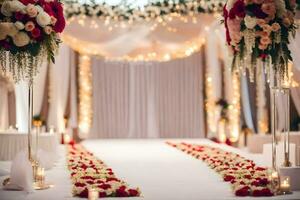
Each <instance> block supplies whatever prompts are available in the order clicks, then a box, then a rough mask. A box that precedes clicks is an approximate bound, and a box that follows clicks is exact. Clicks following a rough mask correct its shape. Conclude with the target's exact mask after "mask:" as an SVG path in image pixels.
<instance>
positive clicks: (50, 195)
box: [0, 139, 300, 200]
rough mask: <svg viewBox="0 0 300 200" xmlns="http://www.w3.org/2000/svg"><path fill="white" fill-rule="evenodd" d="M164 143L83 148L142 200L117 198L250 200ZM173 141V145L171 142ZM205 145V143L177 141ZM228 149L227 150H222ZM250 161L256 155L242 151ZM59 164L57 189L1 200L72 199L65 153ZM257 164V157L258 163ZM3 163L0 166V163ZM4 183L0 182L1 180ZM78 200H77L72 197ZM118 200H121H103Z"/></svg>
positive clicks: (100, 143) (98, 143)
mask: <svg viewBox="0 0 300 200" xmlns="http://www.w3.org/2000/svg"><path fill="white" fill-rule="evenodd" d="M165 141H166V140H94V141H85V142H84V143H83V144H84V146H85V147H86V148H87V149H89V150H90V151H92V152H94V153H95V155H96V156H98V157H99V158H100V159H102V160H103V161H104V162H105V163H106V164H108V166H110V167H111V168H112V169H113V171H114V172H115V173H116V175H117V176H118V177H119V178H120V179H123V180H124V181H126V182H127V183H129V184H130V186H132V187H140V189H141V191H142V195H143V197H138V198H121V199H124V200H125V199H126V200H131V199H132V200H186V199H188V200H193V199H195V200H196V199H197V200H199V199H206V200H207V199H242V200H245V199H251V198H248V197H246V198H245V197H242V198H239V197H236V196H234V195H233V193H232V191H231V188H230V184H229V183H226V182H223V180H222V179H221V177H220V176H219V175H218V174H217V173H215V172H214V171H213V170H211V169H210V168H208V167H207V165H206V164H205V163H203V162H201V161H199V160H197V159H195V158H193V157H191V156H189V155H187V154H185V153H182V152H180V151H179V150H177V149H175V148H173V147H170V146H168V145H166V144H165V143H164V142H165ZM172 141H174V140H172ZM178 141H187V142H194V143H208V141H207V140H203V139H202V140H201V139H199V140H178ZM221 147H222V148H224V149H226V150H233V149H232V148H230V147H226V146H221ZM233 151H237V152H238V153H240V154H242V155H243V156H247V157H248V158H250V159H254V158H256V157H257V156H256V155H250V154H247V153H243V152H240V151H238V150H233ZM60 155H61V159H60V161H59V163H58V164H57V165H56V166H55V167H54V168H53V169H52V170H50V171H47V172H46V175H47V181H48V182H51V183H54V184H55V187H54V188H51V189H49V190H45V191H36V192H35V193H33V194H28V195H27V194H25V193H24V192H16V191H3V190H0V199H5V200H12V199H18V200H22V199H28V200H29V199H30V200H43V199H47V200H48V199H49V200H52V199H53V200H56V199H60V200H62V199H71V198H72V195H71V182H70V175H69V171H68V170H67V168H66V161H65V150H64V148H61V150H60ZM258 160H260V158H258ZM0 164H1V163H0ZM3 179H4V178H3V177H2V178H1V177H0V181H2V180H3ZM287 198H288V199H300V192H294V193H293V194H292V195H288V196H276V197H268V198H254V199H259V200H261V199H287ZM73 199H78V200H79V199H80V198H73ZM106 199H107V200H117V199H119V198H106Z"/></svg>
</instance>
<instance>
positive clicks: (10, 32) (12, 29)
mask: <svg viewBox="0 0 300 200" xmlns="http://www.w3.org/2000/svg"><path fill="white" fill-rule="evenodd" d="M18 32H19V30H18V29H17V27H16V26H15V25H14V24H13V23H10V26H9V30H8V33H7V35H9V36H11V37H14V36H15V35H16V34H17V33H18Z"/></svg>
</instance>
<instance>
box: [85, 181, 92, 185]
mask: <svg viewBox="0 0 300 200" xmlns="http://www.w3.org/2000/svg"><path fill="white" fill-rule="evenodd" d="M86 183H87V184H89V185H92V184H94V181H91V180H89V181H87V182H86Z"/></svg>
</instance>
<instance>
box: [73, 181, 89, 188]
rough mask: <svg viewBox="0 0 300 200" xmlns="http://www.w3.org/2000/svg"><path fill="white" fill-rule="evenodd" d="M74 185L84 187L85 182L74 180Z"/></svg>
mask: <svg viewBox="0 0 300 200" xmlns="http://www.w3.org/2000/svg"><path fill="white" fill-rule="evenodd" d="M74 185H75V186H76V187H85V186H86V184H85V183H80V182H76V183H75V184H74Z"/></svg>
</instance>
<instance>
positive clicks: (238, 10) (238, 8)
mask: <svg viewBox="0 0 300 200" xmlns="http://www.w3.org/2000/svg"><path fill="white" fill-rule="evenodd" d="M232 9H233V10H234V13H235V15H236V16H238V17H241V18H244V17H245V15H246V13H245V4H244V1H243V0H239V1H237V2H235V4H234V5H233V8H232Z"/></svg>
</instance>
